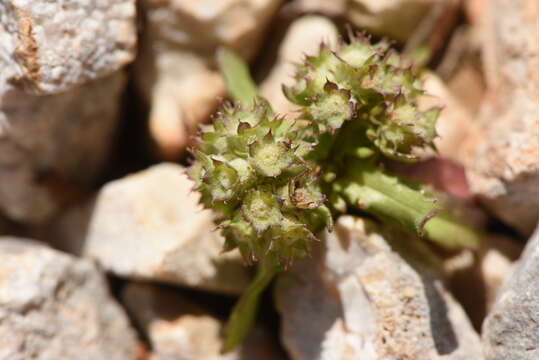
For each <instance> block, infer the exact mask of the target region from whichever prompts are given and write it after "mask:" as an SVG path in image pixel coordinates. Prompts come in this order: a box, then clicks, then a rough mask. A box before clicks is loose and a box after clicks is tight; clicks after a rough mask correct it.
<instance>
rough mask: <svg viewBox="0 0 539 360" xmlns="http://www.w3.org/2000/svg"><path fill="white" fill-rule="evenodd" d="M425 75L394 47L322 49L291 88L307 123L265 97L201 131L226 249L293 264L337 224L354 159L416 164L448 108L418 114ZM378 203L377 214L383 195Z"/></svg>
mask: <svg viewBox="0 0 539 360" xmlns="http://www.w3.org/2000/svg"><path fill="white" fill-rule="evenodd" d="M417 78H418V77H417V74H415V73H414V70H413V69H412V68H411V67H409V66H404V65H403V60H402V59H401V58H400V57H399V56H398V55H397V54H396V53H394V52H392V51H391V50H390V49H389V46H388V44H387V43H385V42H381V43H378V44H376V45H370V43H369V42H368V41H367V39H365V38H355V39H353V41H352V42H351V43H350V44H347V45H342V46H341V47H340V48H339V49H338V50H337V51H331V50H330V49H328V48H327V47H324V46H322V47H321V49H320V52H319V54H318V55H317V56H314V57H307V58H306V59H305V62H304V63H303V64H301V65H299V66H298V69H297V74H296V80H297V81H296V84H295V85H294V86H291V87H285V88H284V92H285V95H286V96H287V97H288V99H289V100H290V101H292V102H294V103H296V104H298V105H300V106H301V115H300V117H299V120H298V121H294V120H291V119H288V118H284V117H278V116H275V115H274V114H273V111H272V109H271V106H270V105H269V104H268V103H267V101H265V100H263V99H260V98H257V99H256V100H255V101H254V103H253V105H252V106H250V107H245V106H243V107H242V106H239V105H236V106H231V105H225V106H224V107H223V108H222V110H221V112H219V113H218V114H217V117H216V118H215V121H214V123H213V124H211V125H207V126H204V127H203V128H202V131H201V134H200V137H199V143H198V146H197V149H196V150H195V151H194V156H195V164H194V165H193V167H192V170H191V176H192V178H193V179H194V180H195V182H196V188H197V189H198V190H199V191H200V193H201V201H202V203H203V204H204V205H205V206H206V207H208V208H212V209H215V210H217V211H218V212H220V213H221V215H222V217H221V220H220V223H219V227H220V228H221V229H222V230H223V233H224V235H225V237H226V244H225V249H232V248H236V247H237V248H239V250H240V252H241V253H242V255H243V256H244V258H245V259H246V260H247V261H248V262H252V261H256V260H258V259H260V258H262V257H268V256H273V257H274V258H275V259H276V260H278V261H280V262H281V263H284V264H288V263H290V262H291V261H292V260H294V259H295V258H298V257H301V256H303V255H305V254H306V253H307V252H308V249H309V245H310V242H311V241H312V240H314V239H315V236H314V233H316V232H317V231H319V230H320V229H322V228H323V227H324V226H328V225H329V226H330V225H331V213H330V210H328V208H327V207H326V205H325V200H326V196H325V195H327V197H328V198H329V202H328V203H329V204H330V205H331V208H332V210H333V211H342V209H344V205H343V204H344V203H345V199H344V198H346V197H347V196H348V195H349V194H348V195H346V194H345V195H346V196H344V198H343V196H342V194H341V193H339V189H338V188H335V186H333V185H335V184H336V183H333V180H334V179H335V176H341V177H345V176H346V174H347V173H348V175H350V174H353V172H350V171H349V169H347V165H346V164H347V162H346V161H344V160H346V159H345V158H346V157H347V156H348V155H352V156H353V157H355V158H357V157H360V158H362V159H363V158H370V162H365V164H367V163H369V164H370V166H371V167H370V168H371V169H373V168H375V165H376V164H375V163H376V159H377V158H378V156H373V155H383V156H387V157H391V158H394V159H397V160H403V161H411V160H414V159H415V157H414V155H413V153H412V148H413V147H416V146H417V147H424V146H433V143H432V142H433V140H434V138H435V136H436V132H435V128H434V126H435V122H436V118H437V115H438V111H439V109H431V110H428V111H420V110H418V108H417V105H416V100H417V97H418V96H420V95H421V94H422V93H423V90H422V89H421V83H420V82H419V81H418V80H417ZM341 160H342V161H341ZM354 166H356V165H354ZM357 166H358V167H362V166H363V165H357ZM373 166H374V167H373ZM365 169H367V167H364V168H363V169H362V171H363V172H365V171H366V170H365ZM322 171H323V172H324V174H323V176H321V175H322V174H321V172H322ZM363 172H361V174H363ZM355 178H357V179H359V178H361V177H357V176H355ZM320 179H323V180H324V181H322V182H321V181H320ZM357 179H356V180H357ZM332 183H333V184H332ZM322 189H324V191H323V190H322ZM375 193H376V194H378V192H376V191H375ZM362 194H363V195H365V194H364V193H362ZM369 194H371V193H369ZM363 195H362V196H363ZM371 195H372V194H371ZM348 198H350V196H348ZM370 200H372V201H371V202H373V203H374V205H373V206H372V209H373V210H372V211H373V212H375V209H378V207H377V206H375V205H376V204H378V203H379V202H380V196H378V197H371V198H370ZM383 205H384V206H385V207H384V206H382V207H380V209H382V210H384V209H386V208H388V209H390V206H389V205H387V204H386V203H384V204H383ZM386 205H387V206H386ZM379 212H380V213H381V216H382V217H383V216H385V215H387V214H386V213H388V214H389V215H390V216H391V215H392V214H393V213H392V212H391V211H390V210H388V211H385V210H384V211H381V210H380V211H379ZM416 215H417V214H416ZM416 215H414V214H412V215H411V218H413V219H416V218H418V219H420V220H421V219H423V216H422V215H421V214H420V215H417V216H416Z"/></svg>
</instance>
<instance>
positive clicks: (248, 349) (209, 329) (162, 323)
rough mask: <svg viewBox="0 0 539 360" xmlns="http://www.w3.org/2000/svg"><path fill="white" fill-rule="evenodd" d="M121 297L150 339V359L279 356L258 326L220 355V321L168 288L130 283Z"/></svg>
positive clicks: (234, 359)
mask: <svg viewBox="0 0 539 360" xmlns="http://www.w3.org/2000/svg"><path fill="white" fill-rule="evenodd" d="M123 299H124V302H125V303H126V305H127V307H128V309H129V310H130V311H131V312H132V313H133V314H134V317H135V321H136V322H137V323H138V324H139V326H140V327H141V328H142V329H143V331H144V332H145V333H146V335H147V336H148V338H149V339H150V342H151V344H152V348H153V354H152V356H151V359H152V360H252V359H257V360H277V359H280V357H279V354H278V352H277V351H276V350H275V349H274V348H273V346H272V345H273V344H272V343H271V341H270V339H269V336H268V334H267V333H266V332H265V331H264V330H262V329H261V328H255V330H253V332H252V333H251V335H250V336H249V337H247V339H246V340H245V342H244V343H243V344H242V346H241V347H240V348H239V349H237V350H234V351H232V352H230V353H228V354H224V355H223V354H220V353H219V351H220V348H221V346H222V342H223V339H222V331H223V325H224V324H223V322H222V321H221V320H219V319H217V318H215V317H214V316H212V315H211V314H210V313H208V312H207V311H205V310H204V309H203V308H201V307H199V306H196V305H194V304H192V303H190V302H189V301H186V299H184V298H183V297H182V296H181V295H179V294H177V293H175V292H174V291H172V290H170V289H164V288H160V287H158V286H155V285H150V284H140V283H130V284H128V285H127V287H126V288H125V289H124V292H123Z"/></svg>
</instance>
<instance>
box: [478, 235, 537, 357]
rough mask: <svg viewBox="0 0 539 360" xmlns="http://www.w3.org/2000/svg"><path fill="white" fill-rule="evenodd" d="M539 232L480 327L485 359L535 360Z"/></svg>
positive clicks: (527, 246)
mask: <svg viewBox="0 0 539 360" xmlns="http://www.w3.org/2000/svg"><path fill="white" fill-rule="evenodd" d="M538 273H539V230H536V232H535V234H534V235H533V236H532V238H531V239H530V240H529V241H528V244H527V245H526V248H525V249H524V253H523V254H522V256H521V258H520V260H519V261H518V262H517V264H516V265H515V267H514V269H513V271H512V273H511V275H510V276H509V277H508V278H507V279H506V281H505V282H504V284H503V286H502V289H501V290H500V292H499V293H498V296H497V299H496V302H495V303H494V306H493V307H492V310H491V312H490V313H489V314H488V316H487V318H486V320H485V322H484V324H483V335H482V337H483V347H484V351H485V355H486V358H487V359H488V360H502V359H503V360H505V359H511V360H532V359H533V360H535V359H538V358H539V345H538V344H539V325H538V324H539V282H538V281H537V274H538Z"/></svg>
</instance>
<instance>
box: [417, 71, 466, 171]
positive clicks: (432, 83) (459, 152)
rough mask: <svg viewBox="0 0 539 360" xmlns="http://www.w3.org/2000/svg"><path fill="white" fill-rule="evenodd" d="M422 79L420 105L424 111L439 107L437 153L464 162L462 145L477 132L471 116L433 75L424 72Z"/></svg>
mask: <svg viewBox="0 0 539 360" xmlns="http://www.w3.org/2000/svg"><path fill="white" fill-rule="evenodd" d="M422 80H423V82H424V85H423V86H424V89H425V95H424V96H422V97H420V98H419V106H420V107H421V108H422V109H425V110H426V109H428V108H431V107H441V108H442V111H441V113H440V116H439V117H438V121H437V123H436V132H437V133H438V135H439V137H438V138H436V139H435V145H436V148H437V150H438V154H439V155H440V156H442V157H444V158H448V159H451V160H454V161H456V162H458V163H460V164H462V163H465V162H466V160H465V158H464V157H465V156H466V154H467V152H466V149H464V148H463V146H462V144H463V142H464V140H465V139H466V138H467V137H468V136H470V137H471V136H475V134H476V131H477V125H476V123H475V122H474V121H473V120H472V115H471V114H470V112H469V111H468V109H466V107H465V106H464V105H463V104H462V103H461V102H460V101H459V99H458V98H457V97H456V96H455V95H453V93H452V92H451V91H450V90H449V89H448V88H447V86H446V85H445V84H444V82H443V81H442V80H441V79H440V78H439V77H437V76H436V75H435V74H433V73H427V74H425V75H424V76H423V79H422ZM431 155H434V154H433V153H431Z"/></svg>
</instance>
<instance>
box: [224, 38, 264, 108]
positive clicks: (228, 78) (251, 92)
mask: <svg viewBox="0 0 539 360" xmlns="http://www.w3.org/2000/svg"><path fill="white" fill-rule="evenodd" d="M217 62H218V63H219V69H220V70H221V73H222V74H223V76H224V78H225V82H226V86H227V89H228V92H229V93H230V95H231V96H232V98H233V99H234V100H236V101H238V102H240V103H241V104H242V105H243V106H250V105H252V103H253V101H254V99H255V98H256V94H257V89H256V85H255V82H254V81H253V79H252V77H251V75H250V73H249V67H248V66H247V64H246V63H245V62H244V61H243V59H242V58H241V57H239V56H238V55H237V54H236V53H235V52H233V51H232V50H229V49H227V48H219V49H218V51H217Z"/></svg>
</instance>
